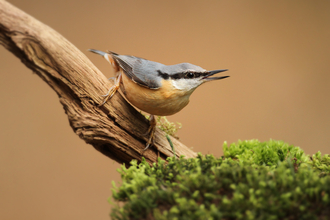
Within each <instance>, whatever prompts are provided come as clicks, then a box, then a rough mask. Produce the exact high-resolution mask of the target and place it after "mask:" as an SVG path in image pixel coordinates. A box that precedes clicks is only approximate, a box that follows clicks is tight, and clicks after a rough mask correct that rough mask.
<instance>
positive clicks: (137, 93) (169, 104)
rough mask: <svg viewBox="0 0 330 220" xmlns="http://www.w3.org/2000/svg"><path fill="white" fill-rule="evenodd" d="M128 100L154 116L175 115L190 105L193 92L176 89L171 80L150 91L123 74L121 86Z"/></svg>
mask: <svg viewBox="0 0 330 220" xmlns="http://www.w3.org/2000/svg"><path fill="white" fill-rule="evenodd" d="M120 88H121V90H122V92H123V93H124V95H125V97H126V98H127V100H128V101H129V102H130V103H131V104H133V105H134V106H135V107H137V108H139V109H140V110H142V111H144V112H147V113H149V114H152V115H160V116H166V115H173V114H175V113H177V112H179V111H180V110H181V109H183V108H184V107H185V106H186V105H187V104H188V103H189V97H190V95H191V93H192V92H193V91H191V92H190V91H189V92H184V91H181V90H178V89H177V88H175V87H174V86H173V85H172V83H171V82H170V81H169V80H163V81H162V86H161V88H159V89H148V88H146V87H143V86H140V85H138V84H136V83H135V82H133V81H132V80H131V79H130V78H128V77H127V76H126V74H125V73H122V84H121V86H120Z"/></svg>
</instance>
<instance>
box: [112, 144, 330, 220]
mask: <svg viewBox="0 0 330 220" xmlns="http://www.w3.org/2000/svg"><path fill="white" fill-rule="evenodd" d="M167 162H168V163H165V161H162V160H158V162H157V163H154V164H153V165H152V166H150V165H149V164H148V163H147V162H146V161H145V160H143V161H142V162H141V163H140V164H138V163H137V162H136V161H132V162H131V166H130V167H129V168H126V167H125V166H122V168H121V169H120V171H119V172H120V173H121V176H122V181H123V183H122V185H121V186H120V187H119V188H117V187H114V189H113V199H114V200H115V201H117V202H124V203H122V204H121V205H119V203H117V205H116V207H115V208H113V210H112V213H111V216H112V219H329V216H330V175H329V173H330V157H329V155H324V156H322V155H321V153H317V154H315V155H313V156H312V157H309V156H308V155H305V154H304V152H303V151H302V150H301V149H300V148H297V147H294V146H292V145H288V144H286V143H283V142H281V141H274V140H270V141H268V142H259V141H257V140H251V141H239V142H238V143H236V144H231V145H230V146H229V147H228V145H227V144H226V143H225V144H224V156H223V157H222V158H214V157H213V156H211V155H206V156H203V155H201V154H199V155H198V157H197V158H190V159H185V158H183V157H181V158H180V159H174V158H168V160H167Z"/></svg>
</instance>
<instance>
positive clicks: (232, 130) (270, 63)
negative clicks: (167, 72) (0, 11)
mask: <svg viewBox="0 0 330 220" xmlns="http://www.w3.org/2000/svg"><path fill="white" fill-rule="evenodd" d="M9 2H11V3H12V4H14V5H16V6H17V7H19V8H20V9H22V10H24V11H25V12H27V13H29V14H30V15H32V16H34V17H35V18H37V19H39V20H40V21H42V22H44V23H45V24H47V25H49V26H50V27H52V28H54V29H55V30H57V31H58V32H59V33H61V34H62V35H63V36H64V37H66V38H67V39H68V40H69V41H71V42H72V43H73V44H75V45H76V46H77V47H78V48H79V49H80V50H82V51H83V52H84V53H86V55H87V56H88V57H89V58H90V59H91V60H92V61H93V62H94V63H95V65H96V66H97V67H99V69H100V70H101V71H102V72H103V73H104V74H106V75H107V76H109V77H111V70H110V69H111V68H110V66H109V65H108V64H107V63H106V61H105V60H103V59H102V58H101V57H99V56H96V55H94V54H91V53H88V52H87V49H89V48H95V49H99V50H106V49H109V50H112V51H115V52H117V53H120V54H130V55H135V56H140V57H144V58H147V59H149V60H153V61H158V62H161V63H164V64H176V63H181V62H190V63H193V64H196V65H199V66H202V67H203V68H205V69H209V70H213V69H220V68H228V69H229V70H230V71H229V72H227V73H228V74H229V75H230V76H231V77H230V78H228V79H225V80H222V81H217V82H212V83H209V84H206V85H203V86H202V87H201V88H199V89H197V90H196V91H195V93H194V94H193V95H192V97H191V100H190V104H189V105H188V106H187V107H186V108H185V109H183V110H182V111H181V112H180V113H178V114H176V115H174V116H171V117H169V119H170V120H171V121H179V122H181V123H182V124H183V128H182V130H181V131H180V132H179V136H180V139H181V141H182V142H183V143H185V144H186V145H187V146H189V147H193V149H194V150H195V151H197V152H202V153H203V154H207V153H210V154H214V155H216V156H220V155H222V144H223V142H224V141H227V142H228V143H232V142H236V141H237V140H239V139H241V140H245V139H252V138H257V139H259V140H261V141H266V140H269V139H270V138H272V139H277V140H283V141H286V142H288V143H290V144H293V145H296V146H300V147H301V148H302V149H304V150H305V152H307V153H309V154H313V153H315V152H317V151H319V150H320V151H321V152H322V153H328V154H329V153H330V146H329V141H330V116H329V111H330V98H329V94H330V40H329V39H330V13H329V12H330V2H329V1H326V0H324V1H307V0H306V1H301V0H299V1H298V0H296V1H285V0H283V1H261V0H260V1H219V0H218V1H162V2H161V1H151V0H150V1H132V0H122V1H119V0H114V1H111V0H106V1H105V0H102V1H98V0H97V1H95V0H94V1H91V0H90V1H88V0H57V1H50V0H49V1H46V0H29V1H27V0H9ZM0 74H1V80H0V89H1V91H0V96H1V114H0V120H1V126H0V129H1V132H0V135H1V136H0V138H1V151H0V219H23V218H24V219H49V220H50V219H102V220H103V219H109V217H108V213H109V211H110V205H109V204H108V203H107V201H106V200H107V197H109V196H110V195H111V191H110V188H111V181H112V180H114V181H116V182H119V174H118V173H117V171H116V169H117V168H118V167H119V166H120V165H119V164H117V163H116V162H114V161H112V160H110V159H108V158H107V157H105V156H103V155H101V154H100V153H99V152H97V151H96V150H94V149H93V148H92V147H91V146H89V145H87V144H85V143H84V141H82V140H80V139H79V137H78V136H76V135H75V134H74V133H73V131H72V129H71V128H70V126H69V123H68V120H67V117H66V115H65V114H64V111H63V108H62V106H61V105H60V103H59V101H58V98H57V96H56V94H55V93H54V92H53V91H52V90H51V88H50V87H49V86H47V85H46V84H45V83H44V82H43V81H42V80H41V79H40V78H39V77H38V76H36V75H35V74H33V73H32V71H31V70H29V69H27V68H26V67H25V66H24V65H23V64H22V63H21V62H20V61H19V60H18V59H17V58H16V57H14V56H13V55H12V54H11V53H10V52H8V51H6V50H5V49H4V48H3V47H1V48H0ZM100 95H101V94H100Z"/></svg>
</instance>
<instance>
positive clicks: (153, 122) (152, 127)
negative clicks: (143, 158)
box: [143, 115, 157, 152]
mask: <svg viewBox="0 0 330 220" xmlns="http://www.w3.org/2000/svg"><path fill="white" fill-rule="evenodd" d="M149 123H150V126H149V129H148V131H147V133H146V135H149V139H148V141H147V144H146V148H144V149H143V152H144V151H146V150H147V149H148V148H149V147H150V146H152V145H153V144H154V143H155V136H154V135H155V131H156V125H157V121H156V119H155V116H154V115H150V122H149Z"/></svg>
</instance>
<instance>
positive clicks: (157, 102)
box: [89, 49, 229, 151]
mask: <svg viewBox="0 0 330 220" xmlns="http://www.w3.org/2000/svg"><path fill="white" fill-rule="evenodd" d="M89 51H91V52H93V53H96V54H99V55H101V56H103V57H104V58H105V59H106V60H107V61H108V62H109V63H110V64H111V65H112V66H113V68H114V70H115V72H116V79H115V84H114V85H113V86H112V87H111V88H110V89H109V91H108V93H107V94H106V95H104V97H105V98H104V100H103V102H102V104H100V106H102V105H103V104H104V103H105V102H106V101H107V100H108V99H110V98H111V97H112V96H113V95H114V94H115V93H116V91H117V90H118V89H119V88H120V89H121V91H122V92H123V94H124V95H125V97H126V98H127V100H128V101H129V102H130V103H131V104H133V105H134V106H135V107H137V108H139V109H140V110H142V111H144V112H147V113H149V114H150V127H149V129H148V134H150V136H149V139H148V142H147V144H146V148H145V149H144V151H145V150H147V149H148V147H149V146H150V145H151V144H153V142H154V132H155V128H156V119H155V117H154V115H159V116H166V115H173V114H175V113H177V112H179V111H180V110H181V109H183V108H184V107H185V106H186V105H187V104H188V103H189V97H190V95H191V94H192V93H193V91H194V90H195V89H196V88H197V87H198V86H200V85H201V84H203V83H205V82H209V81H213V80H218V79H224V78H227V77H229V76H220V77H211V76H213V75H214V74H216V73H220V72H224V71H227V70H226V69H223V70H212V71H206V70H205V69H203V68H201V67H199V66H195V65H193V64H190V63H180V64H176V65H170V66H167V65H164V64H161V63H157V62H153V61H149V60H146V59H142V58H139V57H134V56H127V55H119V54H117V53H114V52H111V51H108V52H107V53H105V52H102V51H99V50H94V49H90V50H89ZM123 73H124V74H123Z"/></svg>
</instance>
